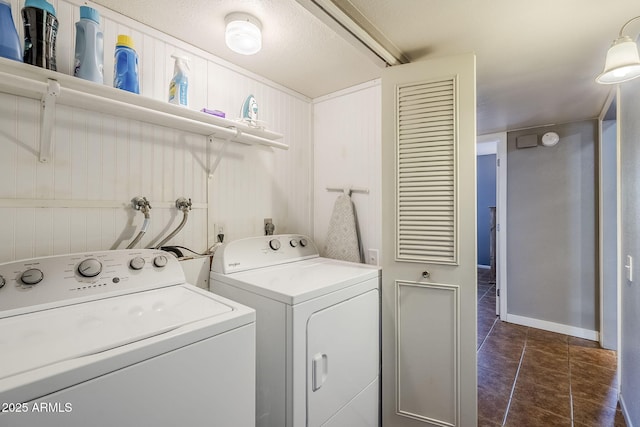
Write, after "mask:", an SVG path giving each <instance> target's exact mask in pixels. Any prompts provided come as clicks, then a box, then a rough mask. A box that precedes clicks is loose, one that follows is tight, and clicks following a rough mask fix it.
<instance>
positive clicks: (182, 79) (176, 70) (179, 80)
mask: <svg viewBox="0 0 640 427" xmlns="http://www.w3.org/2000/svg"><path fill="white" fill-rule="evenodd" d="M171 57H172V58H173V59H175V64H174V67H173V78H172V79H171V83H169V103H171V104H176V105H181V106H183V107H188V106H189V98H188V92H189V58H187V57H184V56H177V55H171Z"/></svg>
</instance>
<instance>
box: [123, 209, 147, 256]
mask: <svg viewBox="0 0 640 427" xmlns="http://www.w3.org/2000/svg"><path fill="white" fill-rule="evenodd" d="M140 210H141V211H142V213H143V214H144V222H143V223H142V227H141V228H140V231H139V232H138V235H137V236H136V238H135V239H133V240H132V241H131V243H129V245H127V249H132V248H133V247H134V246H135V245H137V244H138V242H139V241H140V239H142V236H144V233H146V232H147V229H148V228H149V224H150V223H151V215H149V208H148V207H147V206H146V205H145V206H142V207H140Z"/></svg>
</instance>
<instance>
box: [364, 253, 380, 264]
mask: <svg viewBox="0 0 640 427" xmlns="http://www.w3.org/2000/svg"><path fill="white" fill-rule="evenodd" d="M368 252H369V254H368V255H367V264H371V265H380V264H378V250H377V249H369V251H368Z"/></svg>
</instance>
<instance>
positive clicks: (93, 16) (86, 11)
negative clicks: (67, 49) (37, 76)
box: [73, 6, 104, 84]
mask: <svg viewBox="0 0 640 427" xmlns="http://www.w3.org/2000/svg"><path fill="white" fill-rule="evenodd" d="M73 75H74V76H76V77H80V78H82V79H85V80H91V81H94V82H96V83H100V84H102V83H104V39H103V36H102V30H101V29H100V14H99V13H98V11H97V10H95V9H93V8H91V7H88V6H80V20H79V21H78V22H76V54H75V67H74V71H73Z"/></svg>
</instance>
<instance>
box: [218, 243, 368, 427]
mask: <svg viewBox="0 0 640 427" xmlns="http://www.w3.org/2000/svg"><path fill="white" fill-rule="evenodd" d="M210 289H211V290H212V291H213V292H215V293H217V294H220V295H223V296H226V297H227V298H230V299H232V300H235V301H238V302H240V303H242V304H245V305H248V306H250V307H252V308H254V309H255V310H256V316H257V317H256V319H257V320H256V325H257V329H256V334H257V337H256V342H257V350H256V355H257V374H256V375H257V389H256V393H257V397H256V425H257V426H260V427H263V426H268V427H283V426H286V427H302V426H312V427H315V426H344V427H347V426H348V427H365V426H366V427H372V426H378V425H379V420H380V416H379V408H380V405H379V398H380V390H379V389H380V383H379V377H380V269H379V268H377V267H374V266H369V265H365V264H354V263H349V262H343V261H336V260H333V259H328V258H322V257H320V256H319V254H318V250H317V248H316V246H315V245H314V243H313V242H312V241H311V239H309V238H308V237H306V236H301V235H279V236H265V237H258V238H249V239H242V240H236V241H232V242H229V243H227V244H226V245H223V246H221V247H220V248H219V249H218V250H217V251H216V253H215V255H214V258H213V264H212V272H211V281H210Z"/></svg>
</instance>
